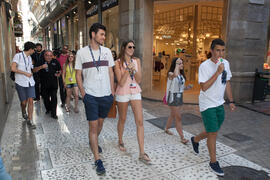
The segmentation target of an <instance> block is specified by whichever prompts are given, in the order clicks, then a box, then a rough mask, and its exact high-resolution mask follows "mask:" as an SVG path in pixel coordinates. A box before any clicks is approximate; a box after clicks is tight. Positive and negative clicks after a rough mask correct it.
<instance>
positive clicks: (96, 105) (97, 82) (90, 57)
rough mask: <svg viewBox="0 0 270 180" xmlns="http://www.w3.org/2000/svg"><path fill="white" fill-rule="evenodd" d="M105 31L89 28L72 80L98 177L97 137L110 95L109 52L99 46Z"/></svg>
mask: <svg viewBox="0 0 270 180" xmlns="http://www.w3.org/2000/svg"><path fill="white" fill-rule="evenodd" d="M105 32H106V28H105V26H103V25H102V24H99V23H94V24H93V25H92V26H91V27H90V30H89V36H90V44H89V46H85V47H83V48H81V49H80V50H79V51H78V52H77V55H76V63H75V69H76V80H77V83H78V87H79V89H80V92H81V95H82V98H83V102H84V106H85V113H86V118H87V120H88V121H89V140H90V147H91V150H92V152H93V154H94V157H95V166H96V172H97V174H98V175H102V174H104V173H105V172H106V171H105V168H104V166H103V162H102V161H101V160H100V158H99V153H101V152H102V149H101V147H100V146H98V135H99V134H100V132H101V129H102V125H103V121H104V118H106V117H107V115H108V112H109V110H110V107H111V105H112V102H113V95H114V74H113V70H112V67H113V66H114V60H113V57H112V53H111V50H110V49H108V48H106V47H103V46H101V45H102V44H103V43H104V40H105ZM82 76H83V81H82Z"/></svg>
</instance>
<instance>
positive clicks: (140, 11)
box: [119, 0, 154, 96]
mask: <svg viewBox="0 0 270 180" xmlns="http://www.w3.org/2000/svg"><path fill="white" fill-rule="evenodd" d="M153 6H154V4H153V1H152V0H149V1H144V0H135V1H133V0H119V43H122V42H123V41H124V40H128V39H133V40H134V41H135V43H136V50H135V55H136V56H137V57H139V58H140V59H141V65H142V73H143V77H142V82H141V87H142V91H143V92H142V94H143V96H144V95H147V94H149V93H151V89H152V88H151V87H152V59H153V54H152V49H153Z"/></svg>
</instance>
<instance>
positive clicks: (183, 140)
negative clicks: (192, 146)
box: [181, 139, 189, 145]
mask: <svg viewBox="0 0 270 180" xmlns="http://www.w3.org/2000/svg"><path fill="white" fill-rule="evenodd" d="M188 142H189V140H187V139H181V143H182V144H184V145H186V144H187V143H188Z"/></svg>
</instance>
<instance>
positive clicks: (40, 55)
mask: <svg viewBox="0 0 270 180" xmlns="http://www.w3.org/2000/svg"><path fill="white" fill-rule="evenodd" d="M31 57H32V61H33V65H34V68H35V67H37V64H39V61H44V51H42V44H40V43H36V50H35V52H34V53H33V54H32V55H31ZM34 80H35V92H36V98H35V99H34V100H35V101H39V100H40V91H41V89H40V86H41V85H40V78H39V72H36V73H34Z"/></svg>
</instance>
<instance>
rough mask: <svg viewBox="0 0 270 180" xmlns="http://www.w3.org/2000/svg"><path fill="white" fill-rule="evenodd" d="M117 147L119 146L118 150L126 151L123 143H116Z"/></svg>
mask: <svg viewBox="0 0 270 180" xmlns="http://www.w3.org/2000/svg"><path fill="white" fill-rule="evenodd" d="M118 147H119V150H120V151H123V152H126V151H127V149H126V148H125V146H124V143H120V144H118Z"/></svg>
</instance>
